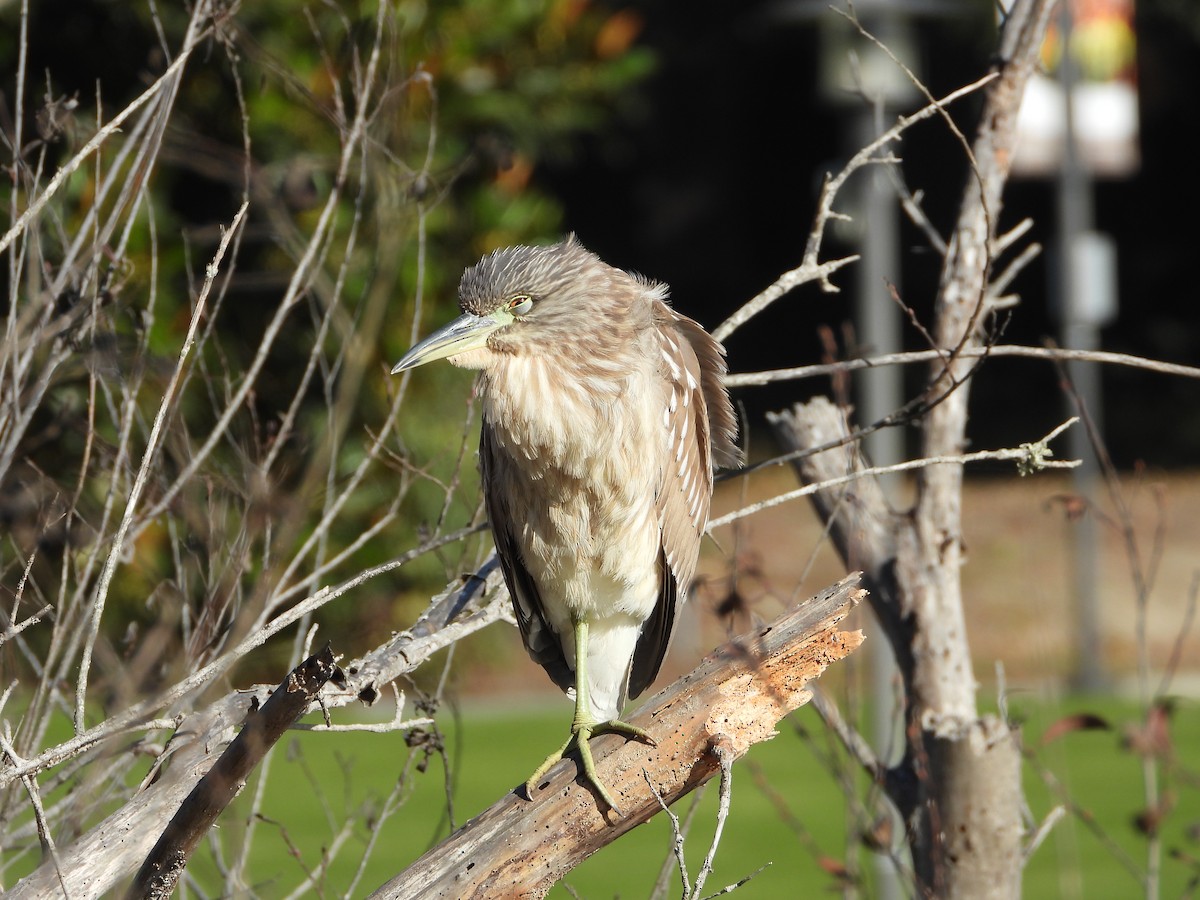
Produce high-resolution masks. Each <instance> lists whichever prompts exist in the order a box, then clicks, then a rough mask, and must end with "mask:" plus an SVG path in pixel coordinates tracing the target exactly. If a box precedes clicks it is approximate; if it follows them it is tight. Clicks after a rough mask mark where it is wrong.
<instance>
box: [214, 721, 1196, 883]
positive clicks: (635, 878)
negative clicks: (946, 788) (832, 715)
mask: <svg viewBox="0 0 1200 900" xmlns="http://www.w3.org/2000/svg"><path fill="white" fill-rule="evenodd" d="M1013 706H1014V707H1015V708H1014V710H1013V712H1014V714H1015V715H1017V716H1018V717H1019V718H1021V719H1023V720H1024V722H1025V736H1026V743H1027V744H1028V745H1029V746H1031V747H1036V748H1037V749H1036V751H1035V752H1036V758H1037V764H1036V765H1030V766H1027V768H1026V778H1025V784H1026V792H1027V799H1028V802H1029V806H1030V809H1031V812H1032V814H1033V816H1034V817H1035V818H1036V819H1037V820H1039V821H1040V820H1041V819H1042V818H1043V817H1044V816H1045V815H1046V813H1047V811H1048V810H1049V809H1050V808H1051V807H1052V806H1053V805H1054V804H1055V803H1056V802H1057V800H1056V799H1055V798H1054V797H1053V796H1052V795H1051V794H1050V793H1049V792H1048V790H1047V789H1046V787H1045V786H1044V784H1043V779H1042V777H1041V776H1040V775H1039V772H1038V771H1037V768H1038V766H1045V767H1048V768H1049V770H1051V771H1052V772H1054V773H1055V775H1056V777H1057V778H1058V779H1059V780H1060V781H1061V782H1062V783H1063V784H1064V785H1065V786H1067V787H1068V788H1069V790H1070V792H1071V795H1072V797H1073V798H1074V799H1075V801H1076V802H1077V803H1078V804H1079V805H1080V806H1081V807H1083V808H1084V809H1086V810H1087V811H1088V813H1089V814H1090V815H1093V816H1094V817H1095V819H1096V821H1097V822H1098V823H1100V826H1101V827H1102V828H1103V829H1104V830H1105V832H1106V834H1107V835H1108V836H1109V837H1110V838H1111V840H1112V841H1113V842H1115V844H1116V846H1118V847H1119V848H1120V852H1122V853H1124V854H1126V855H1127V857H1128V859H1129V860H1130V861H1131V863H1132V864H1133V865H1135V866H1137V867H1144V866H1145V861H1146V840H1145V838H1144V837H1143V836H1142V835H1140V834H1139V833H1138V832H1137V831H1136V829H1135V828H1134V826H1133V824H1132V820H1133V817H1134V816H1135V815H1136V814H1137V813H1138V812H1139V811H1140V810H1141V809H1142V808H1143V805H1144V804H1143V800H1142V793H1141V791H1142V774H1141V767H1140V762H1139V760H1138V758H1137V757H1135V756H1133V755H1132V754H1130V753H1129V752H1127V751H1124V750H1122V749H1121V747H1120V736H1119V729H1118V731H1079V732H1074V733H1071V734H1067V735H1066V736H1065V737H1063V738H1061V739H1060V740H1058V741H1055V742H1053V743H1051V744H1049V745H1048V746H1046V747H1044V748H1043V747H1040V739H1041V735H1042V734H1043V732H1044V731H1045V729H1046V728H1047V727H1048V726H1049V725H1050V724H1051V723H1052V722H1054V721H1055V720H1057V719H1059V718H1060V717H1061V716H1063V715H1066V714H1068V713H1072V712H1077V711H1089V712H1093V713H1096V714H1098V715H1100V716H1103V717H1104V718H1105V719H1107V720H1108V721H1109V722H1111V723H1113V724H1114V725H1115V726H1119V724H1120V723H1123V722H1132V721H1136V719H1137V710H1136V707H1135V706H1134V705H1133V704H1131V703H1125V702H1121V701H1116V700H1113V699H1111V698H1104V699H1096V700H1087V701H1084V700H1077V701H1076V700H1073V701H1066V702H1063V703H1057V704H1048V703H1040V702H1034V701H1023V702H1021V703H1020V704H1013ZM569 715H570V711H569V707H568V706H567V705H566V703H565V701H564V702H562V703H553V702H548V703H547V704H546V707H544V708H538V709H536V710H531V709H530V708H528V707H525V708H519V709H518V708H513V709H506V708H505V704H504V701H502V700H496V701H494V702H492V703H490V704H489V706H488V707H487V708H486V709H477V710H473V711H472V712H471V713H470V714H468V715H465V716H464V717H463V718H462V720H461V721H460V722H458V723H454V722H452V721H451V716H449V715H448V714H445V715H443V718H444V719H445V721H446V722H447V724H448V725H450V726H451V727H449V728H448V730H447V732H446V734H445V739H446V740H445V747H446V753H447V755H448V757H449V758H450V760H451V767H452V770H453V772H454V773H455V778H454V780H453V784H452V787H451V791H450V793H451V794H452V796H453V803H454V813H455V820H456V823H457V824H461V823H462V822H464V821H466V820H467V819H468V818H470V817H471V816H473V815H475V814H477V813H478V812H480V811H481V810H482V809H484V808H485V807H486V806H487V805H488V804H490V803H491V802H493V801H495V800H496V799H497V798H498V797H500V796H501V795H502V794H503V793H505V792H506V791H508V790H511V789H512V788H513V787H514V786H515V785H516V784H518V783H519V782H520V781H522V780H523V779H524V777H525V776H526V775H528V773H529V771H530V770H531V769H532V768H533V767H534V766H535V765H536V763H537V762H538V761H539V760H540V759H541V758H542V756H543V755H544V754H545V753H546V752H548V750H549V749H550V748H551V747H552V746H553V745H555V744H556V743H557V741H558V740H559V739H560V732H562V731H563V729H565V728H566V724H567V721H568V719H569ZM796 726H799V728H800V730H803V731H806V732H808V733H809V735H810V736H811V738H810V740H803V739H801V738H800V737H799V736H798V735H797V727H796ZM1172 737H1173V740H1174V747H1175V752H1176V753H1177V754H1178V756H1179V758H1180V759H1179V762H1180V765H1181V766H1183V767H1184V769H1183V770H1182V771H1176V772H1175V773H1174V774H1165V775H1160V783H1161V785H1162V787H1163V789H1164V790H1166V791H1168V792H1170V793H1171V795H1172V796H1173V798H1174V808H1173V811H1172V812H1171V814H1170V816H1169V817H1168V819H1167V821H1166V823H1165V826H1164V829H1163V842H1164V848H1165V850H1164V863H1163V866H1164V868H1163V891H1162V896H1163V897H1179V896H1182V895H1184V893H1185V891H1186V889H1187V885H1188V882H1189V880H1190V878H1192V877H1193V876H1194V875H1195V874H1196V871H1195V869H1194V868H1192V869H1189V868H1188V866H1187V865H1186V864H1185V863H1183V862H1180V861H1178V860H1174V859H1170V858H1167V857H1168V853H1167V851H1170V850H1171V849H1178V850H1181V851H1184V852H1185V853H1187V854H1189V855H1191V856H1200V848H1198V847H1197V844H1196V837H1195V831H1194V830H1195V829H1196V828H1197V826H1198V823H1200V807H1198V802H1200V790H1198V789H1197V785H1196V784H1195V782H1194V781H1193V782H1192V783H1191V784H1190V785H1189V784H1188V783H1186V781H1187V778H1188V777H1189V775H1188V773H1189V772H1190V773H1191V775H1192V776H1194V774H1195V773H1196V771H1197V770H1198V769H1200V716H1198V715H1197V710H1196V705H1195V703H1193V702H1184V703H1183V704H1181V706H1180V707H1179V709H1178V711H1177V713H1176V715H1175V717H1174V720H1173V729H1172ZM832 749H833V748H832V745H831V744H830V743H829V740H828V738H827V737H826V735H825V733H824V731H823V729H822V727H821V725H820V723H819V721H818V720H817V719H816V717H815V715H814V714H812V713H811V712H809V711H807V710H802V711H801V712H800V713H799V714H797V717H796V718H795V720H794V722H792V723H791V724H788V723H785V727H784V728H783V729H782V733H781V734H780V735H779V737H777V738H775V739H774V740H772V741H769V742H767V743H766V744H762V745H759V746H757V747H755V748H754V749H753V750H752V752H751V753H750V755H749V756H748V757H747V758H746V759H745V760H742V761H740V762H739V763H738V764H737V765H736V766H735V768H734V795H733V809H732V814H731V817H730V820H729V823H728V824H727V826H726V831H725V836H724V840H723V842H722V845H721V849H720V851H719V854H718V856H717V862H716V867H715V870H714V872H713V875H712V877H711V878H710V880H709V882H708V889H709V892H712V891H715V890H717V889H719V888H720V887H722V886H724V885H726V884H729V883H731V882H734V881H737V880H739V879H741V878H743V877H745V876H746V875H748V874H750V873H751V872H754V871H755V870H757V869H759V868H760V867H762V866H764V865H768V864H769V867H768V868H766V869H765V870H764V871H763V872H761V873H760V874H759V875H758V876H757V877H756V878H755V879H754V880H753V881H752V882H750V884H748V885H747V886H746V887H745V888H743V889H742V891H740V892H739V895H740V896H745V897H771V898H774V897H792V896H807V895H809V894H810V893H816V892H822V893H824V892H826V891H828V890H829V889H832V888H834V887H835V886H836V883H837V882H836V880H835V876H834V875H832V874H831V873H830V871H828V870H829V869H833V868H836V865H837V864H847V860H846V855H847V851H846V828H847V827H846V812H845V803H844V802H843V798H842V792H841V790H840V788H839V787H838V785H837V781H836V778H835V776H834V774H832V773H831V772H830V770H829V768H828V767H827V765H826V763H825V762H823V760H825V759H828V757H829V754H830V752H831V751H832ZM408 752H409V751H408V748H407V747H406V745H405V742H404V739H403V736H402V735H398V734H387V735H379V734H367V733H349V734H333V735H328V734H326V735H321V734H297V735H296V736H295V737H291V738H289V739H288V740H287V741H286V746H285V747H281V748H280V749H279V750H278V751H276V755H275V758H274V759H273V761H272V766H271V773H270V778H269V780H268V784H267V789H266V792H265V802H264V805H263V809H262V814H263V816H264V817H265V819H267V820H269V821H260V822H259V823H258V825H257V829H258V831H257V834H256V835H255V839H254V843H253V851H252V854H251V857H250V865H249V867H248V875H249V877H248V881H250V882H251V883H253V884H255V885H256V886H258V888H259V890H260V893H261V895H263V896H284V895H285V894H286V893H287V892H288V891H289V890H291V888H292V887H293V886H294V885H296V884H297V883H299V881H300V880H301V879H302V878H303V877H304V872H305V870H306V869H308V870H311V869H313V868H314V867H315V866H316V865H317V864H318V862H319V861H320V859H321V858H322V854H323V853H324V852H325V851H326V850H327V849H328V848H329V847H330V845H331V842H332V841H333V840H334V836H335V834H337V832H338V831H339V829H340V828H341V827H342V824H343V823H344V822H345V821H346V819H347V818H348V816H350V815H358V816H359V819H360V822H359V824H358V825H357V826H356V827H355V828H354V829H353V831H352V834H351V835H350V836H349V837H348V838H347V839H346V840H345V842H344V843H343V845H342V848H341V851H340V853H338V855H337V857H336V858H335V859H334V861H333V862H332V863H331V864H330V865H329V867H328V871H327V873H326V874H325V876H324V878H323V880H322V888H321V892H320V893H321V894H323V895H325V896H341V895H342V894H343V893H344V892H345V891H346V889H347V886H348V885H349V884H350V880H351V878H352V877H353V873H354V870H355V868H356V867H357V865H358V862H359V860H360V859H361V858H362V856H363V850H364V848H365V840H366V835H367V824H366V823H367V822H368V821H374V819H375V817H376V816H377V815H378V809H379V806H380V800H378V799H375V800H372V799H371V798H372V797H375V798H381V797H384V796H386V795H387V794H388V793H389V792H390V791H391V790H392V788H393V786H394V785H395V784H396V782H397V779H398V777H399V775H400V773H401V771H402V769H403V768H404V766H405V761H406V759H407V757H408ZM411 777H412V779H413V783H412V787H411V792H410V793H408V794H407V798H406V800H405V802H404V805H403V806H402V807H401V808H400V809H399V810H398V811H397V812H396V814H395V815H394V816H392V817H391V818H389V819H387V820H386V821H385V822H384V823H383V824H382V825H381V826H379V829H380V836H379V842H378V845H377V847H376V849H375V852H374V853H373V854H372V857H371V859H370V860H369V862H368V865H367V868H366V871H365V874H364V875H363V877H362V880H361V881H360V882H359V883H358V886H357V887H356V889H355V890H354V896H362V895H364V894H366V893H368V892H369V891H370V890H371V889H373V888H374V887H376V886H378V885H379V884H380V883H382V882H383V881H385V880H386V879H387V877H389V876H390V875H391V874H394V873H395V872H397V871H399V870H400V869H402V868H404V867H405V866H406V865H407V864H408V863H410V862H411V861H413V860H414V859H416V858H417V857H418V856H419V855H420V854H421V853H423V852H424V851H425V850H426V849H427V848H429V847H430V846H432V845H433V844H434V843H435V842H436V841H438V840H439V839H440V838H442V837H444V836H445V835H446V834H447V833H448V830H449V821H448V818H447V813H446V805H447V804H446V783H445V778H444V768H443V765H442V763H441V761H440V758H438V757H435V758H434V759H433V760H431V762H430V765H429V767H428V769H427V771H425V772H424V773H423V774H421V773H416V772H413V773H412V776H411ZM850 777H853V776H850ZM316 784H319V785H320V789H319V790H318V789H317V788H316V787H315V785H316ZM254 789H255V784H254V783H253V782H252V783H251V785H250V786H249V787H248V789H247V791H245V792H244V794H243V796H242V798H240V799H239V801H238V802H239V806H238V808H237V809H235V810H232V811H230V812H227V813H226V815H225V816H224V817H223V819H222V826H221V833H222V838H223V844H224V849H223V851H222V852H223V853H224V854H225V856H226V858H228V856H229V854H230V853H231V849H230V848H232V847H236V846H237V845H238V844H239V843H240V842H241V840H242V839H243V838H242V836H243V833H244V827H245V826H244V824H243V821H242V820H244V816H245V809H246V808H247V807H248V804H247V799H248V797H249V796H250V795H251V794H252V792H253V790H254ZM688 802H689V801H688V800H685V801H684V802H683V804H680V806H679V807H677V810H676V811H677V812H678V813H679V814H680V815H681V816H682V814H683V812H684V811H685V809H686V804H687V803H688ZM715 808H716V791H715V785H714V786H713V787H712V789H711V790H710V791H709V792H708V795H707V796H705V797H704V799H703V802H702V805H701V809H700V811H699V813H698V815H697V818H696V826H695V828H694V829H693V833H692V835H691V836H690V838H689V841H688V845H687V859H688V864H689V870H690V872H691V874H692V875H693V876H694V875H695V872H696V870H697V869H698V868H699V867H700V864H701V861H702V859H703V856H704V853H705V851H706V849H707V845H708V842H709V839H710V837H711V834H712V828H713V823H714V815H715ZM276 823H278V824H276ZM1189 828H1190V829H1192V832H1191V836H1190V837H1189V836H1188V835H1189V832H1188V829H1189ZM669 850H670V832H669V825H668V822H667V820H666V817H665V816H659V817H657V818H656V819H655V820H654V821H652V822H651V823H649V824H648V825H646V826H644V827H642V828H638V829H635V830H634V831H632V832H631V833H629V834H627V835H625V836H624V837H623V838H621V839H620V840H618V841H617V842H616V843H614V844H613V845H611V846H610V847H608V848H606V849H604V850H602V851H601V852H600V853H598V854H597V855H596V856H594V857H592V858H591V859H590V860H588V861H587V862H585V863H584V864H583V865H581V866H580V867H579V868H578V869H576V870H575V871H574V872H572V873H571V875H570V877H569V878H568V879H567V884H568V885H569V886H570V887H571V888H572V889H573V890H574V891H575V892H576V893H577V894H578V895H579V896H582V897H587V898H612V897H618V896H619V897H645V896H647V894H648V893H649V891H650V888H651V885H652V884H653V883H654V880H655V878H656V876H657V873H658V871H659V868H660V867H661V865H662V863H663V860H664V858H665V857H666V855H667V854H668V852H669ZM204 855H207V854H203V853H202V854H201V856H204ZM857 856H858V859H857V862H855V861H854V860H851V861H850V863H849V864H850V865H851V866H857V868H858V869H861V870H862V876H861V877H863V878H864V879H866V888H865V890H864V891H863V894H862V895H863V896H868V897H869V896H871V894H872V891H871V887H870V885H871V880H872V878H873V877H874V876H873V867H874V861H873V857H872V855H871V854H870V853H869V852H867V851H865V850H862V851H858V852H857ZM191 869H192V872H193V873H194V874H195V875H197V876H199V877H200V878H201V883H202V884H203V885H204V886H205V887H206V888H209V887H212V888H215V885H216V882H215V881H213V880H211V878H212V873H213V864H212V862H211V859H207V860H206V859H200V858H197V859H196V860H195V861H194V862H193V865H192V867H191ZM673 878H674V882H673V886H672V888H671V890H670V891H669V892H668V896H670V897H675V896H678V895H679V889H678V884H679V880H678V879H679V876H678V873H677V872H676V873H675V874H674V875H673ZM1025 886H1026V891H1025V896H1027V897H1032V898H1041V897H1065V898H1071V897H1080V898H1106V897H1111V898H1127V897H1136V896H1140V889H1139V887H1138V882H1137V881H1136V879H1135V877H1134V875H1132V874H1131V873H1130V872H1129V871H1128V867H1127V866H1126V865H1125V864H1123V863H1122V862H1121V861H1120V860H1119V859H1117V858H1116V856H1115V855H1114V853H1113V852H1112V851H1111V850H1110V849H1109V848H1107V847H1105V846H1104V845H1103V844H1102V842H1101V841H1100V840H1099V839H1098V838H1096V837H1095V836H1094V835H1093V834H1092V832H1091V831H1090V830H1089V829H1088V828H1087V827H1085V826H1084V825H1083V824H1082V823H1081V822H1080V821H1079V820H1078V819H1076V818H1071V817H1069V818H1067V819H1064V820H1063V821H1061V822H1059V824H1058V826H1057V827H1056V828H1055V830H1054V831H1053V832H1052V833H1051V835H1050V837H1049V838H1048V839H1047V840H1046V842H1045V843H1044V844H1043V845H1042V847H1041V849H1040V850H1039V851H1038V852H1037V854H1036V855H1035V857H1034V859H1033V861H1032V863H1031V864H1030V866H1029V868H1028V871H1027V875H1026V878H1025ZM550 896H551V897H558V898H565V897H568V896H570V895H569V893H568V892H567V890H566V889H565V888H564V887H563V886H561V885H560V886H558V887H556V888H555V889H554V891H553V892H552V893H551V895H550Z"/></svg>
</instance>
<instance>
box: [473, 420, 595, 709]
mask: <svg viewBox="0 0 1200 900" xmlns="http://www.w3.org/2000/svg"><path fill="white" fill-rule="evenodd" d="M512 465H513V463H512V461H511V460H510V459H509V458H508V455H507V454H506V453H505V451H504V450H503V449H502V448H501V447H500V446H498V444H497V442H496V440H495V436H494V435H493V434H492V429H491V426H490V425H488V423H487V420H486V419H485V420H484V422H483V428H482V430H481V432H480V436H479V473H480V476H481V479H482V481H483V490H484V502H485V503H486V505H487V512H488V519H489V520H490V522H491V526H492V536H493V538H494V539H495V542H496V555H497V556H498V557H500V569H501V571H503V572H504V582H505V584H507V585H508V593H509V595H510V596H511V597H512V604H513V612H514V613H515V614H516V617H517V627H518V628H519V629H520V631H521V640H522V641H523V642H524V644H525V649H526V650H527V651H528V652H529V655H530V657H531V658H532V659H533V661H534V662H536V663H537V664H538V665H539V666H541V667H542V668H543V669H545V670H546V674H548V675H549V676H550V679H551V680H552V681H553V682H554V683H555V684H557V685H558V686H559V687H560V688H562V689H563V690H564V691H565V690H567V689H569V688H571V687H573V686H574V684H575V673H574V672H573V671H572V669H571V667H570V666H569V665H568V664H567V659H566V657H565V656H564V655H563V650H562V644H561V643H560V642H559V639H558V636H557V635H556V634H555V633H554V631H553V630H552V629H551V628H550V626H549V624H548V623H547V622H546V614H545V611H544V610H543V608H542V598H541V595H540V594H539V593H538V588H537V584H535V583H534V580H533V576H532V575H530V574H529V569H527V568H526V566H525V561H524V559H522V557H521V550H520V548H519V547H518V545H517V538H516V534H515V533H514V532H513V516H512V511H511V510H510V509H509V508H508V505H507V503H506V501H505V497H504V492H503V491H502V490H500V489H499V488H500V485H501V484H504V483H508V481H507V476H508V473H509V471H510V470H511V468H512Z"/></svg>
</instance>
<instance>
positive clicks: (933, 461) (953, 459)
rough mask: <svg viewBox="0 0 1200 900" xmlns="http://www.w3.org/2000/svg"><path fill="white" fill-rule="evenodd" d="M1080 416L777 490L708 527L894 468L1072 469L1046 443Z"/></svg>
mask: <svg viewBox="0 0 1200 900" xmlns="http://www.w3.org/2000/svg"><path fill="white" fill-rule="evenodd" d="M1077 421H1078V419H1074V418H1073V419H1068V420H1067V421H1066V422H1063V423H1062V424H1061V425H1058V426H1057V427H1056V428H1055V429H1054V430H1053V431H1051V432H1050V433H1049V434H1047V435H1046V436H1045V437H1043V438H1042V439H1041V440H1038V441H1032V442H1030V443H1026V444H1022V445H1021V446H1020V447H1015V448H1010V449H1006V450H976V451H975V452H973V453H961V454H958V455H955V456H935V457H928V458H925V459H910V460H907V461H905V462H901V463H895V464H894V465H890V466H871V467H869V468H864V469H860V470H857V471H855V472H851V473H849V474H847V475H843V476H841V477H839V478H833V479H830V480H828V481H823V482H821V483H820V484H808V485H805V486H804V487H801V488H796V489H795V490H792V491H787V492H785V493H782V494H776V495H775V496H773V497H768V498H767V499H766V500H760V501H758V502H757V503H751V504H750V505H749V506H745V507H742V508H741V509H737V510H734V511H733V512H730V513H726V514H725V515H723V516H718V517H717V518H715V519H713V520H712V521H710V522H709V523H708V527H709V529H710V530H711V529H713V528H719V527H721V526H722V525H728V524H729V523H730V522H735V521H737V520H738V519H742V518H745V517H746V516H750V515H754V514H755V513H759V512H762V511H763V510H764V509H771V508H772V507H775V506H779V505H781V504H783V503H790V502H791V501H793V500H798V499H800V498H801V497H807V496H809V495H811V494H815V493H818V492H820V491H824V490H827V489H829V488H831V487H837V486H838V485H839V484H849V483H850V482H852V481H858V480H859V479H861V478H869V477H875V476H879V475H888V474H891V473H894V472H911V471H915V470H920V469H927V468H929V467H931V466H943V465H959V466H961V465H965V464H967V463H975V462H985V461H989V460H990V461H993V462H1003V461H1014V460H1015V461H1016V463H1017V470H1018V472H1020V473H1021V474H1029V473H1030V472H1036V471H1041V470H1042V469H1073V468H1076V467H1077V466H1078V465H1079V460H1077V459H1050V458H1049V457H1050V456H1053V455H1054V454H1053V452H1052V451H1051V450H1050V448H1049V447H1048V446H1047V443H1048V442H1049V441H1051V440H1052V439H1054V438H1055V437H1057V436H1058V435H1059V434H1061V433H1062V432H1063V431H1064V430H1065V429H1066V428H1068V427H1069V426H1070V425H1071V424H1073V423H1074V422H1077Z"/></svg>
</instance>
